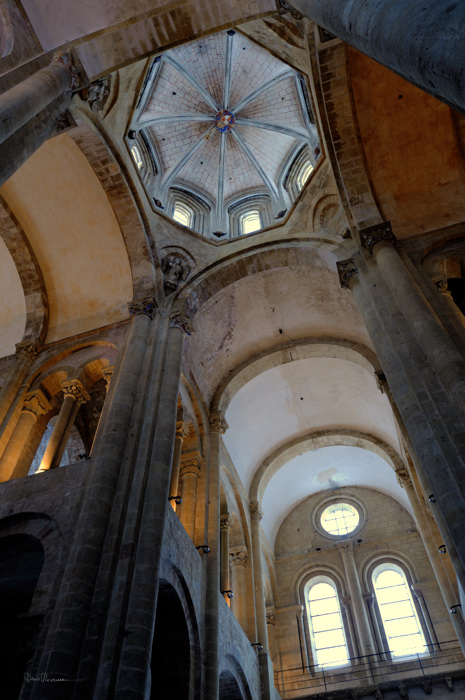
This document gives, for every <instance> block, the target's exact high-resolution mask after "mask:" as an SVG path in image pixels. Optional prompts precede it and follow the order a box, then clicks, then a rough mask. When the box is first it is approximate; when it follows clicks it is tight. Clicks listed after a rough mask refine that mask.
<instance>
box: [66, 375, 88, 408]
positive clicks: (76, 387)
mask: <svg viewBox="0 0 465 700" xmlns="http://www.w3.org/2000/svg"><path fill="white" fill-rule="evenodd" d="M61 386H62V387H63V396H72V397H73V398H74V400H75V401H76V402H77V403H79V404H83V403H86V402H87V401H90V396H89V393H88V392H87V390H86V389H85V388H84V386H83V384H82V382H81V381H79V379H68V380H67V381H66V382H63V383H62V385H61Z"/></svg>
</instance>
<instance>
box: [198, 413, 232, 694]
mask: <svg viewBox="0 0 465 700" xmlns="http://www.w3.org/2000/svg"><path fill="white" fill-rule="evenodd" d="M227 428H228V424H227V423H226V421H225V419H224V416H223V414H222V413H221V412H218V413H213V414H212V415H211V416H210V454H209V488H208V499H209V504H210V505H209V509H208V546H209V547H210V553H209V555H208V560H207V591H206V595H205V657H206V658H205V669H206V672H205V693H204V697H205V700H218V694H219V658H218V633H219V629H218V625H219V619H218V618H219V602H220V449H221V436H222V435H224V433H225V432H226V430H227Z"/></svg>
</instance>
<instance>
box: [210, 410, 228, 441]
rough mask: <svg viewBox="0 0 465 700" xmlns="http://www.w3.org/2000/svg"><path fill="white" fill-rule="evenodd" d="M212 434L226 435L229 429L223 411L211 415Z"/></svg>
mask: <svg viewBox="0 0 465 700" xmlns="http://www.w3.org/2000/svg"><path fill="white" fill-rule="evenodd" d="M209 424H210V432H211V433H218V434H219V435H224V433H225V432H226V431H227V429H228V428H229V426H228V424H227V423H226V420H225V418H224V415H223V411H216V412H215V413H212V414H211V415H210V421H209Z"/></svg>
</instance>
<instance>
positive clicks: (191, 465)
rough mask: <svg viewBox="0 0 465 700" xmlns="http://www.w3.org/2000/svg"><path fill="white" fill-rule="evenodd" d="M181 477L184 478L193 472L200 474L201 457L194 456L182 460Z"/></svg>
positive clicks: (196, 474)
mask: <svg viewBox="0 0 465 700" xmlns="http://www.w3.org/2000/svg"><path fill="white" fill-rule="evenodd" d="M180 474H181V479H183V478H184V477H185V476H186V474H193V475H194V476H198V475H199V474H200V459H199V458H198V457H193V458H192V459H187V460H185V461H184V462H181V470H180Z"/></svg>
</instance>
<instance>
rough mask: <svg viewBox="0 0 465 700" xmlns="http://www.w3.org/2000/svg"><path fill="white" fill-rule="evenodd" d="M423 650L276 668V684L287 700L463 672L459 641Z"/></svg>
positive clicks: (462, 658) (443, 643) (433, 645)
mask: <svg viewBox="0 0 465 700" xmlns="http://www.w3.org/2000/svg"><path fill="white" fill-rule="evenodd" d="M425 647H426V649H427V651H425V652H424V653H417V652H412V653H411V654H408V655H405V656H402V657H397V658H393V657H392V656H391V655H390V654H388V653H387V652H385V653H382V654H370V655H369V656H356V657H352V658H350V659H349V660H348V661H347V663H344V665H341V666H340V667H337V666H336V665H335V666H327V667H326V668H325V667H322V666H298V667H294V668H287V669H282V670H279V671H275V674H274V675H275V685H276V688H277V690H278V691H279V692H280V694H281V696H282V698H283V699H284V700H293V699H294V698H298V697H302V696H305V695H313V694H316V693H324V692H327V691H328V692H329V691H332V692H335V691H337V690H342V689H347V688H354V689H355V688H357V686H361V685H363V686H378V685H380V684H383V683H392V682H396V681H397V682H399V683H400V682H401V681H403V680H405V679H418V681H421V680H422V679H423V680H424V679H426V678H427V677H433V676H435V675H447V674H448V673H453V672H455V671H463V673H464V675H465V660H464V656H463V653H462V650H461V648H460V645H459V643H458V641H457V640H456V639H455V640H452V641H448V642H441V643H440V644H437V643H436V644H427V645H425Z"/></svg>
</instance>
